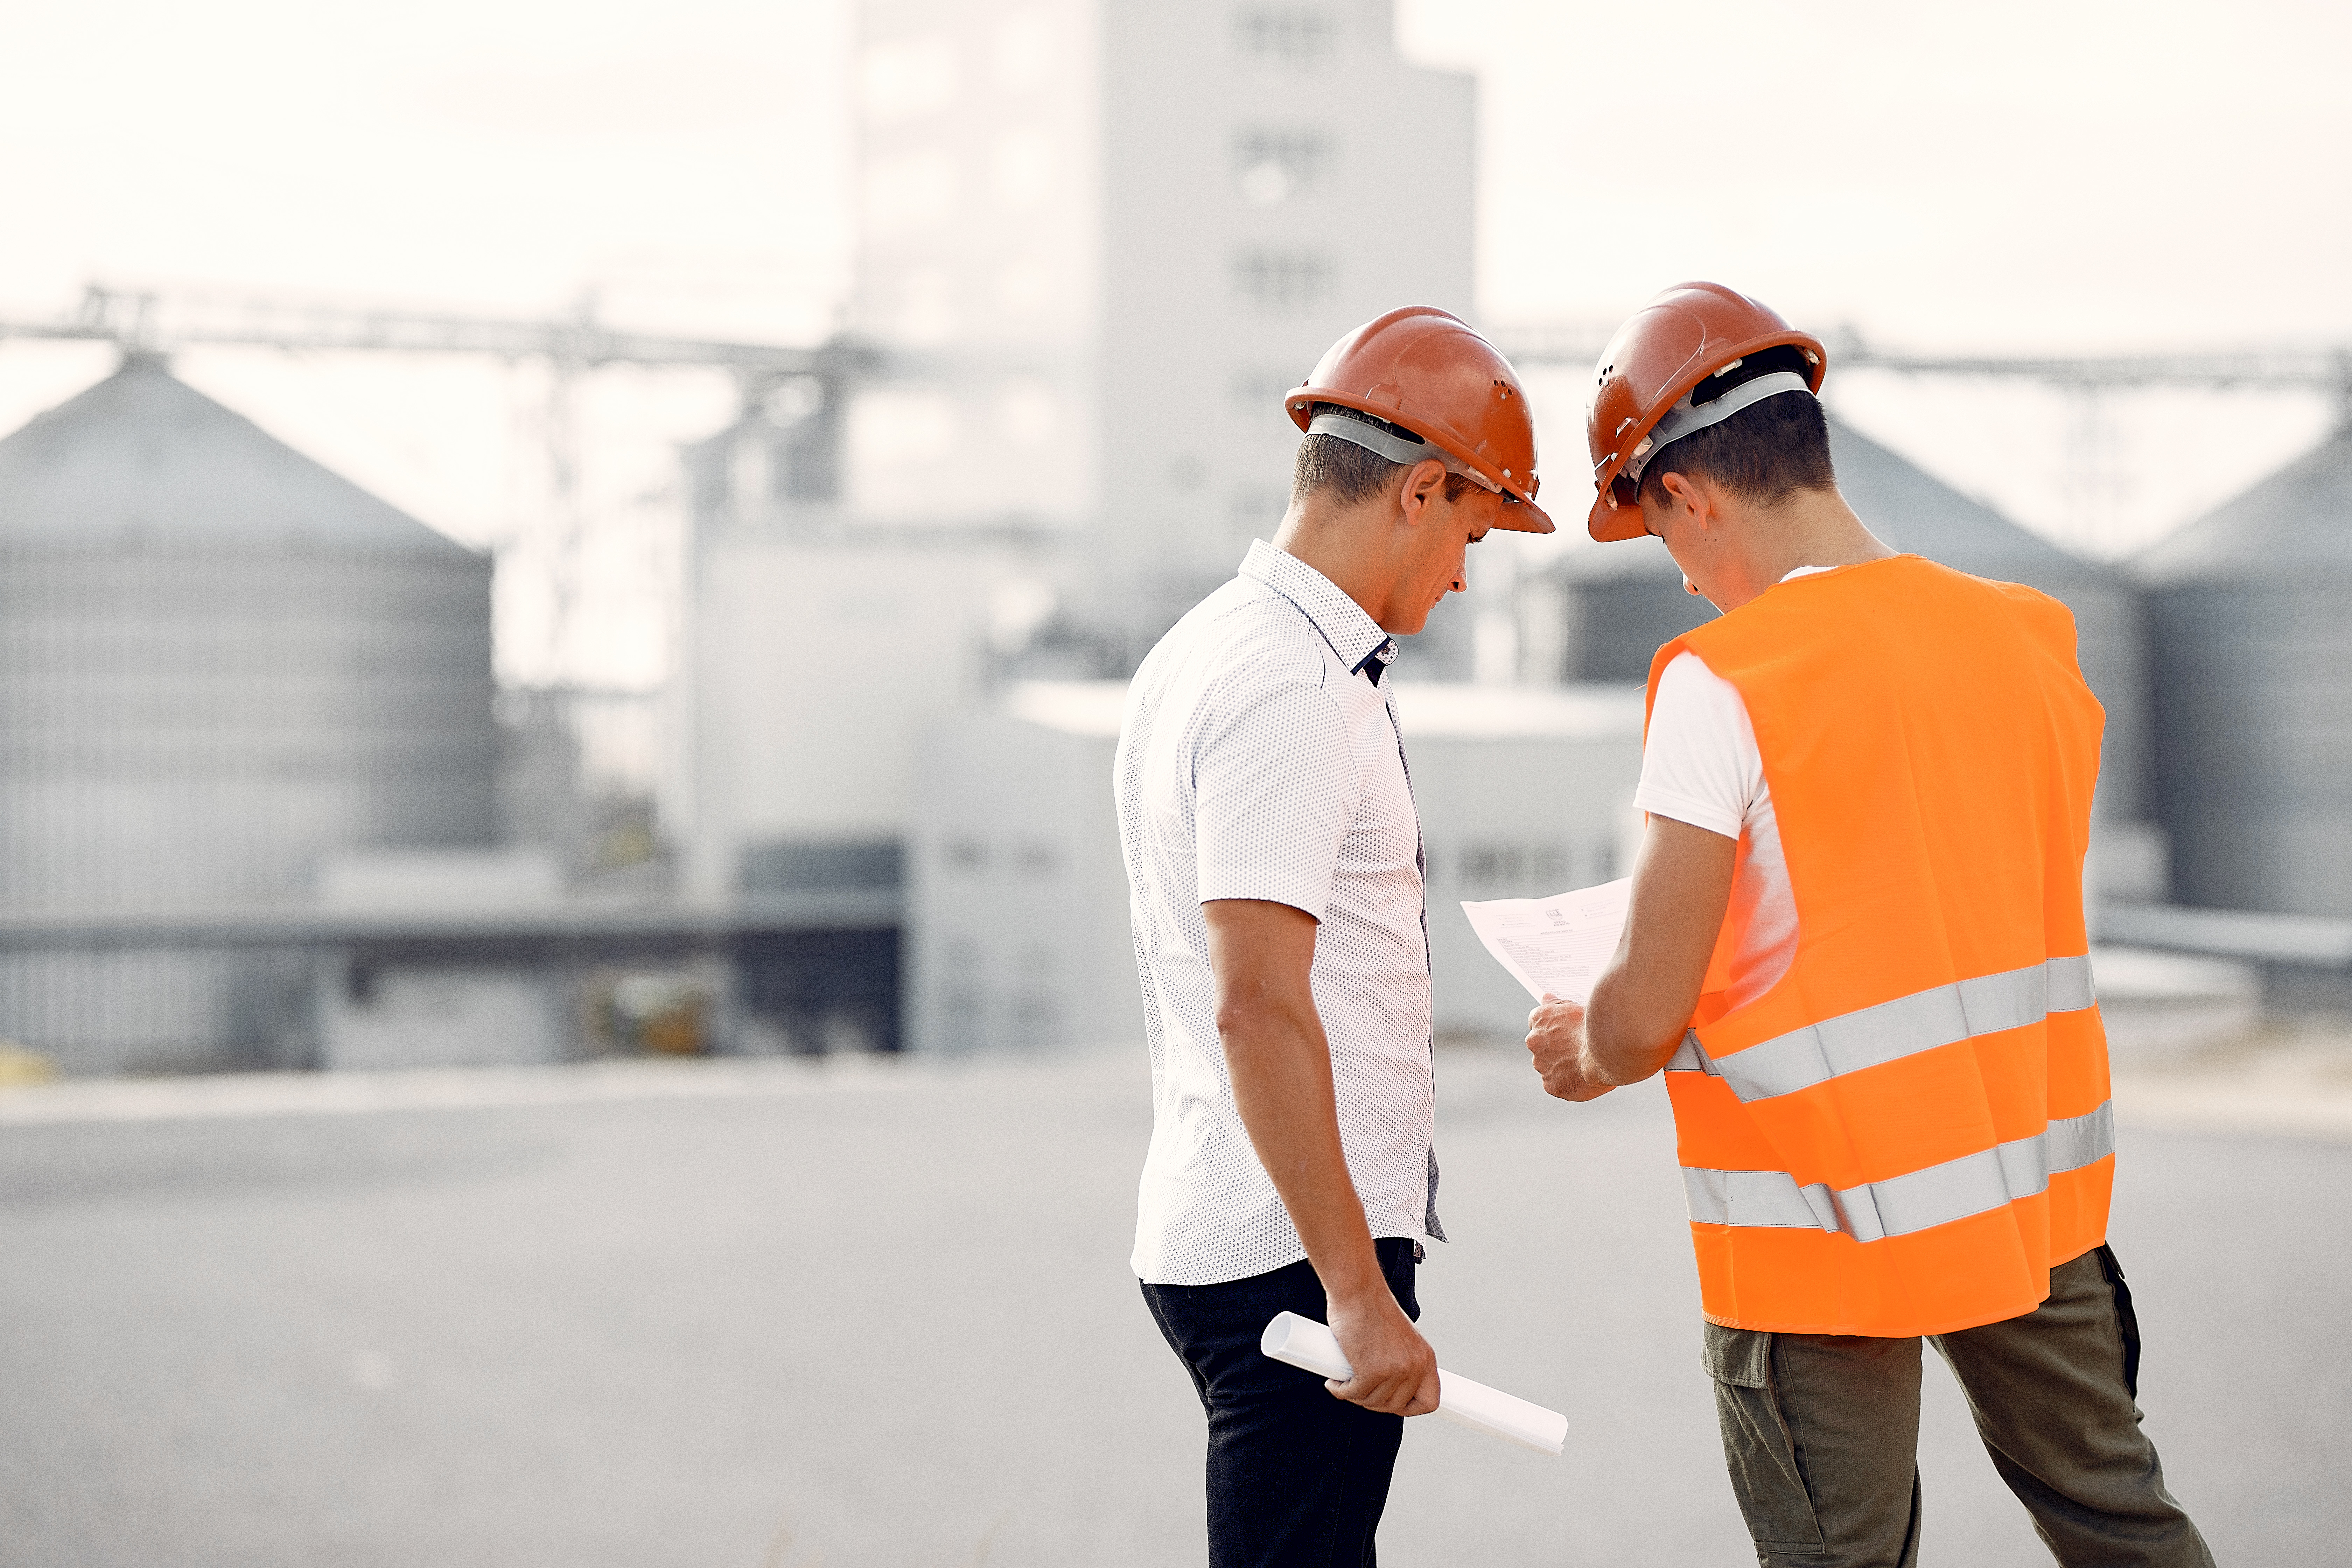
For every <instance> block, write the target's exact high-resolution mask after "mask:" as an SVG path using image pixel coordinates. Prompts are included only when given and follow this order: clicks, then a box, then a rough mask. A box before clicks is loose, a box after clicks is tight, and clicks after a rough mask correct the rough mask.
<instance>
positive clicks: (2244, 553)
mask: <svg viewBox="0 0 2352 1568" xmlns="http://www.w3.org/2000/svg"><path fill="white" fill-rule="evenodd" d="M2135 565H2136V570H2137V576H2138V578H2139V580H2140V582H2141V583H2142V584H2145V585H2146V587H2147V602H2148V624H2149V629H2150V634H2151V637H2150V641H2151V647H2150V655H2151V657H2150V661H2149V676H2150V689H2151V690H2152V691H2153V692H2154V694H2155V739H2156V759H2157V767H2156V776H2157V806H2158V811H2159V812H2160V813H2161V815H2162V817H2163V821H2164V825H2165V828H2166V830H2167V832H2168V834H2169V835H2170V838H2171V844H2172V894H2173V897H2174V898H2176V899H2177V900H2179V901H2180V902H2181V903H2184V904H2192V905H2203V906H2208V907H2212V908H2218V909H2229V910H2273V911H2275V912H2278V913H2282V914H2299V915H2315V916H2330V917H2335V918H2336V919H2345V918H2352V426H2347V428H2345V429H2343V430H2339V431H2338V432H2337V433H2336V435H2335V436H2334V437H2332V438H2331V439H2329V440H2328V441H2327V442H2326V444H2324V445H2323V446H2321V447H2319V448H2318V449H2317V450H2316V451H2314V452H2312V453H2310V454H2309V455H2308V456H2306V457H2305V458H2301V459H2300V460H2298V461H2296V462H2294V463H2293V464H2291V465H2289V466H2288V467H2287V468H2284V469H2282V470H2280V471H2279V472H2278V473H2276V474H2273V475H2272V476H2271V477H2270V478H2268V479H2264V480H2263V481H2262V482H2261V483H2260V484H2258V485H2256V486H2254V487H2253V488H2252V489H2250V490H2248V491H2247V492H2246V493H2245V494H2243V495H2242V496H2240V497H2238V498H2237V499H2235V500H2231V501H2229V502H2227V503H2225V504H2224V505H2222V506H2221V507H2219V508H2217V509H2215V510H2213V511H2212V512H2210V513H2209V514H2207V515H2206V516H2205V517H2203V518H2201V519H2200V520H2198V521H2196V522H2194V523H2191V524H2190V525H2189V527H2187V528H2184V529H2182V530H2181V531H2179V532H2178V533H2176V534H2174V535H2172V536H2171V537H2170V538H2168V539H2166V540H2164V541H2162V542H2159V543H2158V544H2157V545H2156V546H2155V547H2154V548H2153V549H2151V550H2149V551H2148V552H2147V553H2145V554H2144V555H2142V556H2141V557H2140V558H2139V560H2138V561H2137V563H2135Z"/></svg>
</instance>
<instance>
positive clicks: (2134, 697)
mask: <svg viewBox="0 0 2352 1568" xmlns="http://www.w3.org/2000/svg"><path fill="white" fill-rule="evenodd" d="M1830 447H1831V452H1832V456H1833V457H1834V458H1835V460H1836V463H1837V479H1838V489H1840V490H1841V491H1843V494H1844V496H1845V498H1846V500H1848V501H1849V502H1851V503H1852V504H1853V510H1854V511H1855V512H1856V514H1858V515H1859V516H1860V517H1861V519H1862V521H1864V523H1866V524H1868V525H1869V527H1870V530H1871V531H1872V532H1874V533H1875V534H1877V535H1878V537H1879V538H1881V539H1883V540H1885V541H1886V542H1887V543H1889V544H1891V545H1893V546H1895V548H1896V549H1898V550H1904V551H1909V552H1914V553H1916V554H1919V555H1924V556H1927V558H1928V559H1929V560H1931V561H1940V562H1942V563H1944V564H1946V565H1948V566H1953V567H1957V568H1958V569H1959V570H1960V571H1963V572H1969V573H1973V574H1976V575H1978V576H1979V577H1992V578H1998V579H2000V580H2001V581H2003V582H2009V583H2023V584H2028V585H2029V586H2032V587H2035V588H2039V589H2041V590H2042V591H2043V592H2044V593H2047V594H2050V595H2054V596H2055V597H2057V598H2060V599H2063V600H2064V601H2065V603H2066V605H2067V607H2068V608H2069V609H2071V610H2073V611H2074V625H2075V627H2076V632H2077V636H2078V638H2079V644H2078V646H2079V648H2080V654H2081V658H2082V661H2083V673H2084V677H2085V678H2086V679H2088V680H2089V681H2090V683H2091V688H2092V689H2093V690H2095V691H2096V692H2097V693H2098V695H2099V700H2100V701H2101V702H2102V703H2104V704H2105V707H2106V710H2107V738H2106V744H2105V758H2104V763H2103V765H2102V778H2101V804H2102V806H2103V808H2104V810H2105V813H2106V815H2107V816H2108V817H2109V819H2110V820H2115V821H2133V820H2137V819H2139V818H2141V817H2144V816H2147V815H2148V807H2147V786H2146V779H2147V740H2146V721H2145V717H2144V715H2145V714H2146V711H2147V695H2146V684H2145V678H2144V674H2143V670H2144V662H2143V655H2142V648H2143V647H2144V644H2143V641H2142V638H2143V631H2142V624H2141V618H2140V607H2139V604H2138V600H2137V595H2135V594H2134V593H2133V591H2132V589H2131V587H2130V585H2129V584H2126V583H2125V582H2124V581H2123V580H2122V579H2121V578H2120V577H2119V576H2117V575H2116V574H2114V573H2112V572H2110V571H2107V570H2106V569H2105V568H2104V567H2100V566H2096V565H2094V564H2092V563H2089V562H2087V561H2084V560H2082V559H2080V558H2079V557H2076V556H2074V555H2070V554H2068V553H2067V552H2065V551H2063V550H2061V549H2059V548H2058V547H2057V546H2056V545H2054V544H2051V543H2049V542H2046V541H2044V540H2042V539H2040V538H2037V537H2036V536H2034V535H2033V534H2031V533H2028V532H2027V531H2025V530H2023V529H2021V528H2020V527H2018V526H2017V524H2015V523H2013V522H2011V521H2009V520H2008V519H2007V518H2005V517H2002V516H2001V515H2000V513H1999V512H1996V511H1994V510H1992V509H1991V508H1990V507H1988V506H1986V505H1984V504H1983V503H1982V502H1980V501H1975V500H1969V498H1968V497H1967V496H1964V495H1962V494H1961V493H1960V492H1959V491H1958V490H1956V489H1953V488H1952V487H1951V486H1949V485H1948V484H1945V483H1944V482H1943V481H1942V480H1940V479H1936V478H1934V477H1933V476H1931V475H1929V474H1928V473H1927V472H1926V471H1925V470H1924V469H1921V468H1917V467H1916V466H1915V465H1914V464H1912V463H1910V462H1908V461H1906V460H1905V459H1904V458H1901V457H1898V456H1897V455H1896V454H1895V453H1894V452H1891V451H1889V450H1888V449H1887V448H1885V447H1882V446H1880V445H1879V444H1878V443H1877V442H1875V441H1874V440H1872V439H1871V438H1870V437H1867V436H1864V435H1862V434H1860V433H1859V432H1857V431H1856V430H1855V429H1854V428H1853V426H1850V425H1845V424H1843V423H1841V422H1840V421H1838V420H1837V419H1836V418H1835V417H1832V419H1831V420H1830ZM1561 570H1562V573H1563V574H1564V575H1565V576H1566V577H1567V579H1568V586H1569V593H1568V595H1567V598H1568V618H1569V625H1568V628H1567V644H1568V659H1567V668H1566V669H1565V671H1564V672H1563V673H1564V675H1565V677H1566V678H1567V679H1570V680H1640V679H1643V678H1644V677H1646V676H1647V675H1648V674H1649V670H1650V658H1651V656H1652V655H1653V654H1654V653H1656V652H1657V650H1658V647H1659V646H1660V645H1661V644H1663V643H1664V642H1666V641H1667V640H1668V639H1670V638H1672V637H1679V636H1680V635H1681V634H1682V633H1684V632H1685V631H1688V630H1689V629H1690V628H1691V627H1693V626H1697V625H1698V624H1699V623H1700V622H1701V621H1703V620H1706V619H1710V618H1712V616H1714V613H1715V612H1714V611H1713V609H1712V608H1710V607H1709V606H1708V605H1707V604H1706V601H1705V600H1703V599H1698V598H1695V597H1693V596H1692V595H1688V594H1686V593H1685V592H1684V591H1683V586H1682V574H1681V573H1680V572H1679V571H1677V570H1676V569H1675V563H1674V560H1673V558H1672V557H1671V556H1669V555H1668V554H1667V553H1666V548H1665V546H1664V544H1662V543H1660V542H1657V541H1656V540H1654V539H1643V540H1633V541H1630V542H1624V543H1619V544H1606V545H1595V546H1592V547H1591V548H1587V549H1580V550H1578V551H1577V552H1574V553H1573V554H1571V555H1570V557H1569V558H1568V560H1567V561H1566V563H1564V564H1563V566H1562V568H1561Z"/></svg>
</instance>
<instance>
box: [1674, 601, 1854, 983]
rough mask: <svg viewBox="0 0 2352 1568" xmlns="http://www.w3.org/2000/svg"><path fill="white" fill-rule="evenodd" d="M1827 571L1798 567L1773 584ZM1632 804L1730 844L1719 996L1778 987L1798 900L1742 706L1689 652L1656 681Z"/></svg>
mask: <svg viewBox="0 0 2352 1568" xmlns="http://www.w3.org/2000/svg"><path fill="white" fill-rule="evenodd" d="M1827 570H1828V568H1827V567H1823V566H1800V567H1798V568H1797V569H1796V570H1795V571H1793V572H1790V573H1789V574H1787V575H1786V576H1783V577H1782V578H1781V579H1780V581H1781V582H1783V583H1786V582H1788V581H1789V580H1790V578H1792V577H1805V576H1810V575H1811V574H1813V573H1816V572H1823V571H1827ZM1633 804H1634V805H1637V806H1639V807H1641V808H1642V809H1643V811H1645V812H1648V813H1650V814H1651V815H1652V816H1670V817H1673V818H1674V819H1675V821H1676V822H1687V823H1689V824H1690V825H1691V826H1693V827H1702V828H1705V829H1706V831H1707V832H1709V833H1719V834H1721V835H1722V836H1723V837H1726V838H1735V839H1738V841H1739V847H1738V853H1737V856H1736V858H1735V859H1734V861H1733V870H1732V879H1731V908H1730V910H1729V920H1730V925H1731V936H1732V941H1731V954H1730V970H1729V973H1728V976H1727V983H1726V984H1725V988H1724V995H1725V998H1726V1000H1727V1002H1728V1003H1729V1005H1732V1006H1734V1007H1744V1006H1746V1005H1748V1003H1750V1002H1753V1001H1754V1000H1756V998H1758V997H1759V996H1761V995H1763V994H1764V993H1765V992H1767V991H1769V990H1770V989H1771V988H1772V987H1773V986H1774V985H1776V984H1779V983H1780V977H1781V976H1782V975H1784V974H1786V973H1789V965H1790V963H1794V962H1795V960H1796V956H1797V900H1796V896H1795V894H1794V893H1793V892H1791V891H1790V886H1789V861H1788V858H1787V856H1786V855H1784V854H1783V853H1782V852H1781V847H1780V818H1779V817H1778V816H1777V815H1776V814H1775V813H1774V811H1773V809H1772V790H1771V786H1770V785H1769V784H1768V783H1767V782H1766V780H1765V777H1764V756H1763V753H1762V752H1761V751H1759V749H1758V747H1757V744H1756V728H1755V726H1754V725H1753V724H1752V723H1750V722H1749V721H1748V704H1747V703H1746V702H1745V701H1743V700H1741V698H1740V695H1739V689H1738V687H1736V686H1734V685H1732V684H1731V682H1729V681H1727V680H1726V679H1723V677H1721V676H1719V675H1717V674H1716V673H1715V671H1713V670H1711V669H1709V668H1707V667H1706V664H1705V663H1704V662H1703V661H1702V660H1701V659H1700V658H1699V657H1698V655H1696V654H1695V653H1687V652H1685V653H1680V654H1677V655H1675V657H1674V658H1672V659H1669V660H1668V661H1667V663H1666V668H1665V673H1664V674H1663V675H1661V676H1660V677H1659V678H1658V691H1657V696H1656V698H1655V699H1654V700H1653V701H1652V702H1651V704H1650V728H1649V733H1648V735H1647V736H1646V737H1645V739H1644V740H1643V745H1642V782H1641V784H1640V786H1639V787H1638V788H1636V789H1635V790H1634V792H1633Z"/></svg>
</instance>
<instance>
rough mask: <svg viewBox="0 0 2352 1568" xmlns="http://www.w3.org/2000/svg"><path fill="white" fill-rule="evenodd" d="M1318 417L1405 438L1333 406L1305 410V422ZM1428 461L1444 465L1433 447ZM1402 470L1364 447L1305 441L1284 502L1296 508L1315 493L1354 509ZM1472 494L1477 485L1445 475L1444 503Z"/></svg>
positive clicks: (1326, 439)
mask: <svg viewBox="0 0 2352 1568" xmlns="http://www.w3.org/2000/svg"><path fill="white" fill-rule="evenodd" d="M1318 414H1342V415H1345V416H1348V417H1349V418H1350V419H1360V420H1362V421H1363V422H1364V423H1365V424H1367V425H1372V426H1379V427H1380V428H1381V429H1383V430H1392V431H1396V432H1398V433H1400V434H1411V433H1410V432H1406V431H1405V429H1404V426H1401V425H1391V424H1390V423H1389V422H1388V421H1387V420H1385V419H1376V418H1374V417H1373V416H1370V415H1369V414H1363V413H1360V412H1358V411H1357V410H1355V409H1353V408H1343V407H1341V406H1339V405H1338V404H1336V403H1318V404H1317V405H1315V406H1314V407H1313V408H1312V409H1310V410H1308V416H1309V418H1310V419H1311V418H1312V417H1313V416H1315V415H1318ZM1417 438H1418V437H1416V439H1417ZM1429 455H1430V456H1431V457H1433V458H1437V459H1438V460H1439V461H1440V462H1443V461H1444V457H1443V456H1442V455H1441V454H1440V453H1439V452H1438V451H1437V450H1436V449H1435V448H1434V447H1433V448H1431V451H1430V454H1429ZM1405 467H1406V465H1404V464H1402V463H1391V462H1390V461H1389V460H1388V459H1387V458H1383V457H1381V455H1380V454H1379V453H1378V452H1375V451H1373V450H1371V449H1370V447H1359V446H1357V445H1356V444H1355V443H1354V442H1353V441H1343V440H1341V439H1340V438H1339V437H1337V436H1309V437H1307V438H1306V439H1305V440H1303V441H1301V442H1299V443H1298V456H1297V458H1294V459H1293V460H1292V462H1291V465H1290V499H1291V500H1292V501H1293V502H1294V503H1296V502H1298V501H1303V500H1306V499H1307V497H1308V496H1311V495H1314V494H1316V493H1318V491H1328V492H1329V493H1330V495H1331V497H1332V499H1333V500H1337V501H1338V502H1339V504H1340V505H1341V506H1356V505H1360V503H1362V502H1364V501H1368V500H1371V499H1372V498H1373V497H1374V496H1376V495H1378V494H1380V493H1381V491H1382V490H1384V489H1388V487H1389V482H1390V481H1391V480H1392V479H1395V478H1396V477H1397V476H1398V475H1399V474H1402V473H1403V472H1404V470H1405ZM1477 488H1479V486H1478V481H1477V480H1475V479H1471V478H1469V477H1468V476H1466V475H1464V474H1457V473H1455V472H1454V471H1453V470H1452V469H1450V468H1449V469H1447V470H1446V474H1445V499H1446V500H1450V501H1454V500H1461V499H1462V497H1463V496H1464V494H1465V493H1466V492H1468V491H1469V490H1472V489H1477Z"/></svg>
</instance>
